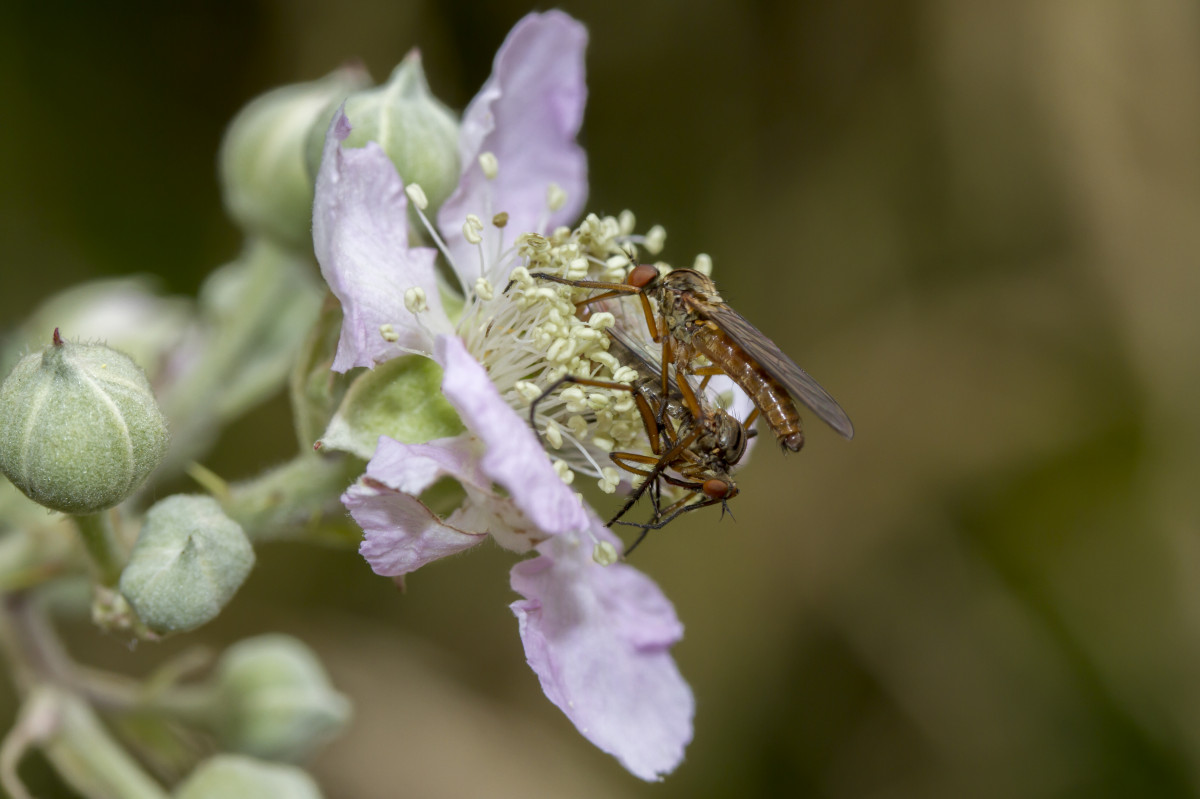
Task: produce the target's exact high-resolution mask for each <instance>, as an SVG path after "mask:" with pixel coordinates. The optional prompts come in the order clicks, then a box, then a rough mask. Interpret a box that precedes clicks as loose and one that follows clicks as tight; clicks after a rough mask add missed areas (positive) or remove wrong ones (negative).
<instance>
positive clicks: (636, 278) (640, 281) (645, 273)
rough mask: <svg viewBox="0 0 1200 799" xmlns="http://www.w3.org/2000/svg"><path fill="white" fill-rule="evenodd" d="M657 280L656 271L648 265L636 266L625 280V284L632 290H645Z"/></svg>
mask: <svg viewBox="0 0 1200 799" xmlns="http://www.w3.org/2000/svg"><path fill="white" fill-rule="evenodd" d="M657 279H658V269H656V268H655V267H654V266H652V265H650V264H638V265H637V266H635V267H634V268H633V270H632V271H631V272H630V273H629V277H627V278H625V282H626V283H627V284H628V285H630V286H633V287H634V288H639V289H641V288H645V287H646V286H648V285H650V284H651V283H653V282H654V281H655V280H657Z"/></svg>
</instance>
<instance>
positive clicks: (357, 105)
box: [308, 50, 459, 211]
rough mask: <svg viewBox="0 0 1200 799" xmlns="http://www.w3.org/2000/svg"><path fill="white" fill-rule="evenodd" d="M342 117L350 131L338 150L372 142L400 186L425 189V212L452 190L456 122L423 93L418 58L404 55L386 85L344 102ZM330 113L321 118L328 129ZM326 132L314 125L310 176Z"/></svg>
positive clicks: (426, 91) (455, 167)
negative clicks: (397, 176)
mask: <svg viewBox="0 0 1200 799" xmlns="http://www.w3.org/2000/svg"><path fill="white" fill-rule="evenodd" d="M345 113H346V118H347V119H349V120H350V125H351V127H352V128H353V129H352V130H351V131H350V135H349V136H348V137H347V138H346V141H345V142H344V144H343V145H342V146H343V147H362V146H364V145H366V143H367V142H369V141H373V142H378V143H379V145H380V146H381V147H382V148H383V151H384V152H386V153H387V154H388V157H389V158H390V159H391V160H392V163H393V164H394V165H395V166H396V171H397V172H399V173H400V177H401V178H402V179H403V180H404V183H405V185H408V184H412V183H416V184H419V185H420V186H421V188H423V189H424V190H425V196H426V197H427V198H428V199H429V203H430V207H431V208H432V209H433V210H434V211H436V210H437V208H438V206H440V205H441V204H442V202H444V201H445V199H446V198H447V197H449V196H450V192H452V191H454V187H455V186H456V185H458V177H459V164H458V120H457V119H456V118H455V116H454V114H453V113H452V112H451V111H450V109H449V108H447V107H446V106H445V105H444V104H442V102H441V101H439V100H438V99H437V98H436V97H434V96H433V94H432V93H431V92H430V90H429V84H428V83H427V82H426V80H425V71H424V69H423V68H422V67H421V57H420V54H419V53H417V52H416V51H415V50H414V51H413V52H411V53H409V54H408V56H406V57H405V59H404V60H403V61H401V62H400V65H399V66H398V67H396V69H395V70H394V71H393V72H392V75H391V77H390V78H388V80H387V83H384V84H383V85H382V86H377V87H374V88H371V89H364V90H362V91H358V92H355V93H354V94H351V95H350V96H349V97H347V98H346V106H345ZM330 116H332V109H331V113H330V114H327V115H326V116H325V122H326V125H327V124H328V121H329V118H330ZM326 129H327V128H326V127H322V126H319V125H318V126H314V127H313V129H312V131H311V132H310V133H309V139H308V164H309V168H310V169H311V170H312V173H313V174H314V175H315V174H316V173H317V169H318V168H319V167H320V165H321V155H322V153H323V152H324V147H325V133H326Z"/></svg>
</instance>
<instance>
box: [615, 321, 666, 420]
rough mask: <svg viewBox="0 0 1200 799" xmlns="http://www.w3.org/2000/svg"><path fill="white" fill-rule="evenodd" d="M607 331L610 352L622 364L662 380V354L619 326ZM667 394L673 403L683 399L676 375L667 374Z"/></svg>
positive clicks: (641, 373)
mask: <svg viewBox="0 0 1200 799" xmlns="http://www.w3.org/2000/svg"><path fill="white" fill-rule="evenodd" d="M607 332H608V338H609V352H611V353H612V355H613V357H614V358H616V359H617V360H618V361H619V362H620V363H621V365H622V366H628V367H629V368H630V369H633V370H635V371H637V373H638V374H639V375H641V376H642V377H652V378H655V379H656V380H662V357H661V356H660V355H656V354H655V353H653V352H651V351H650V350H649V349H648V348H647V347H646V346H645V345H644V344H642V343H641V342H640V341H638V340H637V339H636V338H634V337H633V336H632V335H630V334H629V333H627V332H625V331H624V330H622V329H621V328H619V327H610V328H608V330H607ZM660 390H661V389H660ZM667 394H668V397H669V399H670V400H671V402H673V403H679V402H681V401H682V397H681V395H680V393H679V385H678V384H677V383H676V382H675V376H674V375H668V376H667Z"/></svg>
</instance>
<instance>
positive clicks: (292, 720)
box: [213, 634, 350, 760]
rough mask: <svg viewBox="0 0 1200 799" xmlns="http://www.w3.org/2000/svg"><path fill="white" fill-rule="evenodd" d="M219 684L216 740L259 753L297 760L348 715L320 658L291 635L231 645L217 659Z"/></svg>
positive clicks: (347, 705) (329, 735)
mask: <svg viewBox="0 0 1200 799" xmlns="http://www.w3.org/2000/svg"><path fill="white" fill-rule="evenodd" d="M215 688H216V691H217V694H216V695H217V697H218V702H217V705H216V706H217V708H218V710H217V715H216V716H215V718H214V719H213V723H214V732H215V733H216V735H217V738H218V740H220V742H221V743H222V744H223V745H224V746H226V747H228V748H230V749H233V750H235V751H238V752H244V753H246V754H250V755H255V756H256V757H262V758H268V759H272V760H298V759H300V758H302V757H304V756H305V755H306V754H308V753H309V752H311V751H312V750H313V749H314V748H316V747H317V746H320V745H321V744H323V743H325V742H326V741H328V740H329V739H330V738H332V737H333V736H334V735H336V734H337V733H338V732H339V731H340V730H341V728H342V727H343V725H344V724H345V723H346V722H347V721H348V720H349V718H350V703H349V701H348V700H347V699H346V697H344V696H342V695H341V694H339V693H338V692H337V691H336V690H334V688H333V686H331V685H330V684H329V678H328V677H327V676H326V674H325V669H324V668H323V667H322V666H321V663H320V661H318V660H317V658H316V656H315V655H313V653H312V652H311V651H310V650H309V649H308V647H306V646H305V645H304V644H303V643H301V642H300V641H299V640H297V639H295V638H292V637H291V636H287V635H280V634H272V635H261V636H258V637H255V638H249V639H247V640H245V641H240V642H238V643H236V644H234V645H233V646H231V647H230V648H229V649H228V650H226V652H225V654H224V655H223V656H222V658H221V661H220V663H218V665H217V673H216V678H215Z"/></svg>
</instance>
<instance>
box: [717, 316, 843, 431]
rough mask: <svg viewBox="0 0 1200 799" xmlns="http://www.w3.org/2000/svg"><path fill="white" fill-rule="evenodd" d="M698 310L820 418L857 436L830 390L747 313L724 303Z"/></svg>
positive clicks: (835, 427) (838, 429)
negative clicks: (797, 362) (753, 321)
mask: <svg viewBox="0 0 1200 799" xmlns="http://www.w3.org/2000/svg"><path fill="white" fill-rule="evenodd" d="M695 310H696V312H697V313H698V314H699V315H700V316H702V317H704V318H706V319H709V320H710V321H712V322H713V323H715V324H716V325H717V327H719V328H721V330H722V331H723V332H724V333H725V334H726V335H727V336H729V338H731V339H732V340H733V342H734V343H735V344H737V345H738V346H739V347H741V348H742V349H743V350H745V351H746V354H747V355H749V356H750V357H751V358H753V359H754V360H756V361H758V363H759V365H760V366H761V367H762V368H763V369H765V370H766V371H767V374H769V375H771V377H773V378H775V379H776V380H778V381H779V382H780V383H781V384H782V385H783V387H784V388H786V389H787V390H788V392H789V393H790V394H791V395H792V396H793V397H795V398H796V399H798V400H800V402H802V403H804V404H805V405H806V406H808V408H809V409H811V410H812V412H813V413H815V414H816V415H817V418H819V419H820V420H821V421H823V422H825V424H827V425H829V426H830V427H832V428H833V429H834V430H836V431H837V432H838V433H840V434H841V435H843V436H845V437H846V438H854V425H853V424H852V423H851V422H850V417H849V416H847V415H846V412H845V411H844V410H842V406H841V405H838V403H837V400H835V399H834V398H833V397H831V396H829V392H828V391H826V390H825V389H823V388H821V385H820V384H819V383H818V382H817V381H816V380H814V379H813V377H812V375H810V374H809V373H808V372H806V371H804V370H803V369H801V368H800V367H799V366H797V365H796V362H795V361H793V360H792V359H791V358H789V357H788V356H786V355H784V354H783V350H781V349H779V347H778V346H777V345H776V344H775V342H774V341H771V339H769V338H767V337H766V336H765V335H763V333H762V331H760V330H759V329H758V328H757V327H755V326H754V325H752V324H750V323H749V322H747V321H746V318H745V317H744V316H742V315H741V314H740V313H738V312H737V311H735V310H733V309H732V308H730V307H729V306H728V305H726V304H724V303H705V304H703V305H700V306H698V307H696V309H695Z"/></svg>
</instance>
